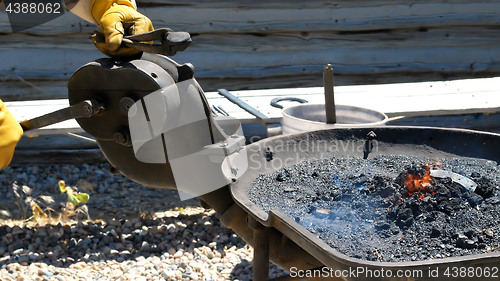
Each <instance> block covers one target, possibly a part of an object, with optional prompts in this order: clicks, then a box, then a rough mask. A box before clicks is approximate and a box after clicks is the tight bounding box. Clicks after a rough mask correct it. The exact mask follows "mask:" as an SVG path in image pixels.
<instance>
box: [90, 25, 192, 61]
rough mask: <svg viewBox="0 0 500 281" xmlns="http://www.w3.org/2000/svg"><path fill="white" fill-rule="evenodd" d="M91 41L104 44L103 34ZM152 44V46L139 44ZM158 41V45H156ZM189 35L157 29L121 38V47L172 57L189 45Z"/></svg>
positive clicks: (97, 34)
mask: <svg viewBox="0 0 500 281" xmlns="http://www.w3.org/2000/svg"><path fill="white" fill-rule="evenodd" d="M93 40H95V41H97V42H104V41H105V39H104V34H102V33H101V32H97V33H96V34H95V37H93ZM151 41H152V42H153V44H148V43H141V42H151ZM155 41H158V42H159V44H156V43H155ZM191 42H192V40H191V35H189V33H187V32H184V31H173V30H172V29H170V28H159V29H156V30H153V31H150V32H145V33H140V34H134V35H127V36H123V40H122V46H126V47H129V48H134V49H137V50H139V51H143V52H146V53H153V54H160V55H165V56H173V55H175V54H176V53H177V52H181V51H184V50H185V49H186V48H187V47H189V45H190V44H191Z"/></svg>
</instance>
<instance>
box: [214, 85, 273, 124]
mask: <svg viewBox="0 0 500 281" xmlns="http://www.w3.org/2000/svg"><path fill="white" fill-rule="evenodd" d="M217 91H218V92H219V95H221V96H223V97H225V98H226V99H228V100H229V101H231V102H232V103H234V104H236V105H237V106H239V107H240V108H242V109H243V110H245V111H246V112H248V113H250V114H252V115H253V116H255V117H257V118H259V119H260V120H263V121H265V120H267V119H269V118H268V117H267V116H266V115H265V114H264V113H262V112H260V111H258V110H257V109H255V108H253V107H252V106H251V105H249V104H248V103H246V102H244V101H243V100H241V99H240V98H238V97H237V96H235V95H233V94H231V93H230V92H229V91H228V90H226V89H218V90H217Z"/></svg>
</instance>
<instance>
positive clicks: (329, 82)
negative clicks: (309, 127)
mask: <svg viewBox="0 0 500 281" xmlns="http://www.w3.org/2000/svg"><path fill="white" fill-rule="evenodd" d="M323 85H324V87H325V112H326V123H327V124H334V123H337V117H336V114H335V99H334V93H333V68H332V65H331V64H327V65H326V66H325V70H324V71H323Z"/></svg>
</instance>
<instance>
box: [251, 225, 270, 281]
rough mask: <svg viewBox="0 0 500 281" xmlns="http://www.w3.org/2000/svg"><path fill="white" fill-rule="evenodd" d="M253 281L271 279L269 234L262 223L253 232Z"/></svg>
mask: <svg viewBox="0 0 500 281" xmlns="http://www.w3.org/2000/svg"><path fill="white" fill-rule="evenodd" d="M253 234H254V248H253V280H254V281H267V280H268V279H269V233H268V229H267V228H266V227H264V226H263V225H261V224H260V223H256V224H255V228H254V230H253Z"/></svg>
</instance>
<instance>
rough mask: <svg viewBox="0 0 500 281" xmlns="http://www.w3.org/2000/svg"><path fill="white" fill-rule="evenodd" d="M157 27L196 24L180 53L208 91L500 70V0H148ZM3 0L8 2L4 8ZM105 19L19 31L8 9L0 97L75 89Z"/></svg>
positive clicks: (0, 32) (2, 17)
mask: <svg viewBox="0 0 500 281" xmlns="http://www.w3.org/2000/svg"><path fill="white" fill-rule="evenodd" d="M138 6H139V7H140V11H141V12H143V13H144V14H146V15H147V16H149V17H150V18H151V19H152V21H153V24H154V26H155V27H157V28H158V27H170V28H172V29H174V30H185V31H188V32H190V33H191V34H192V36H193V44H192V46H191V47H190V48H188V49H187V50H186V51H185V52H183V53H180V54H178V55H176V56H175V57H174V59H176V60H177V61H179V62H191V63H193V65H195V67H196V77H197V78H198V80H199V81H200V83H201V85H202V86H203V87H204V89H205V90H206V91H208V90H214V89H217V88H222V87H223V88H227V89H230V90H238V89H258V88H277V87H279V88H283V87H308V86H321V83H322V78H321V72H322V68H323V65H325V64H327V63H331V64H333V65H334V70H335V74H336V79H335V83H336V85H347V84H373V83H393V82H394V83H395V82H411V81H426V80H445V79H451V78H472V77H490V76H498V74H500V40H499V38H500V36H499V24H500V1H487V0H478V1H476V0H474V1H473V0H419V1H404V0H377V1H374V0H369V1H368V0H365V1H362V0H343V1H325V0H321V1H320V0H310V1H282V0H274V1H262V0H252V1H231V0H218V1H216V0H210V1H209V0H183V1H172V0H139V1H138ZM2 9H3V8H2ZM96 29H97V27H96V26H94V25H92V24H90V23H86V22H84V21H82V20H80V19H79V18H78V17H76V16H74V15H72V14H71V13H67V14H65V15H63V16H62V17H59V18H57V19H55V20H53V21H51V22H48V23H46V24H44V25H41V26H39V27H37V28H33V29H30V30H26V31H25V32H21V33H14V34H13V33H12V32H11V29H10V25H9V22H8V17H7V14H6V13H5V12H4V11H2V12H0V42H1V44H0V81H1V82H0V97H2V98H3V99H4V100H28V99H48V98H64V97H66V83H67V80H68V79H69V77H71V75H72V73H74V71H75V70H76V69H78V67H79V66H81V65H83V64H85V63H86V62H88V61H91V60H93V59H96V58H99V57H102V55H101V54H100V53H99V52H98V51H97V50H95V48H94V46H93V44H92V43H90V40H89V37H90V34H92V33H93V31H94V30H96Z"/></svg>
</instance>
